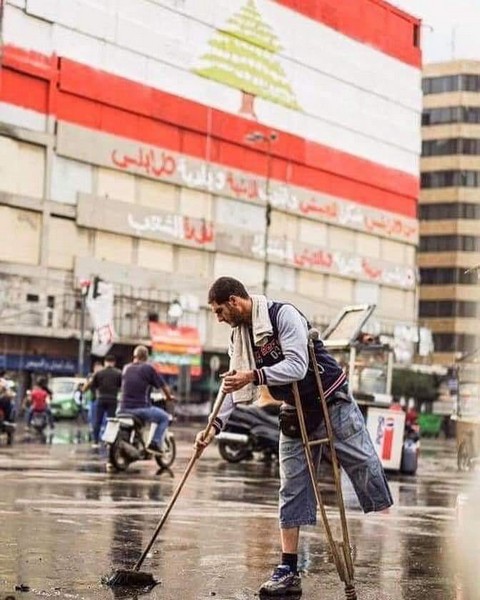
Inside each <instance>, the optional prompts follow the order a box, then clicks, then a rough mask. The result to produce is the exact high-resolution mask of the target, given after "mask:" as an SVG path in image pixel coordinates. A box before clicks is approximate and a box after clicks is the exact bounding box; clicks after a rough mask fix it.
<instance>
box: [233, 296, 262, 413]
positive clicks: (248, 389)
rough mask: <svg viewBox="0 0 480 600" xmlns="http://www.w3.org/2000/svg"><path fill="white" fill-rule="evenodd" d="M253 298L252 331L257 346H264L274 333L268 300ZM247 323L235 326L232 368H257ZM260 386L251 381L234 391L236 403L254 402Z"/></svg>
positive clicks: (242, 369) (244, 369) (247, 369)
mask: <svg viewBox="0 0 480 600" xmlns="http://www.w3.org/2000/svg"><path fill="white" fill-rule="evenodd" d="M251 298H252V333H253V340H254V344H255V346H263V345H264V344H265V343H266V342H267V340H268V338H269V336H271V335H272V333H273V328H272V323H271V321H270V317H269V314H268V302H267V299H266V297H265V296H260V295H253V296H251ZM248 329H249V328H248V326H247V325H239V326H238V327H235V328H234V329H233V332H232V337H231V339H230V347H229V354H230V370H232V369H235V370H236V371H251V370H253V369H255V358H254V355H253V348H252V344H251V342H250V335H249V331H248ZM258 392H259V389H258V386H256V385H254V384H253V383H249V384H248V385H246V386H245V387H243V388H242V389H241V390H238V391H237V392H233V401H234V403H235V404H238V403H244V402H253V401H254V400H256V399H257V397H258Z"/></svg>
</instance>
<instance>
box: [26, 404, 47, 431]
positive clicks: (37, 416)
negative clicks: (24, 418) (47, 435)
mask: <svg viewBox="0 0 480 600" xmlns="http://www.w3.org/2000/svg"><path fill="white" fill-rule="evenodd" d="M47 425H48V419H47V413H46V412H45V411H44V410H43V411H35V412H34V413H33V415H32V420H31V421H30V428H31V429H33V431H35V433H37V434H38V435H39V436H43V435H44V433H43V432H44V431H45V428H46V427H47Z"/></svg>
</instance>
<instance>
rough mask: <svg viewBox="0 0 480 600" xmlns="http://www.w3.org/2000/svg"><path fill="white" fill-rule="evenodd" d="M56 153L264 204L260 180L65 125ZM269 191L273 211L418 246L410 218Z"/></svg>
mask: <svg viewBox="0 0 480 600" xmlns="http://www.w3.org/2000/svg"><path fill="white" fill-rule="evenodd" d="M57 153H58V154H59V155H61V156H66V157H69V158H73V159H80V160H85V157H86V156H88V162H90V163H93V164H97V165H100V166H105V167H109V168H115V169H119V170H121V171H126V172H130V173H133V174H138V175H142V176H144V177H149V178H152V179H158V180H160V181H165V182H168V183H173V184H177V185H182V186H186V187H189V188H192V189H196V190H200V191H205V192H210V193H212V194H218V195H222V196H227V197H230V198H235V199H238V200H242V201H246V202H252V203H259V204H265V203H266V200H267V186H266V179H265V178H262V177H258V176H256V175H253V174H250V173H246V172H244V171H239V170H237V169H228V168H224V167H222V166H220V165H216V164H214V163H207V162H205V161H203V160H200V159H196V158H191V157H187V156H185V155H182V154H179V153H176V152H170V151H168V150H165V149H162V148H157V147H148V146H144V145H139V144H138V143H136V142H134V141H129V140H126V139H123V138H119V137H117V136H114V135H110V134H105V133H104V134H102V135H101V137H100V136H98V134H97V133H96V132H94V131H91V130H89V129H87V128H84V127H79V126H76V125H70V124H67V123H64V122H59V126H58V136H57ZM269 192H270V202H271V204H272V206H273V207H274V208H275V209H276V210H279V211H285V212H289V213H292V214H295V215H298V216H302V217H306V218H309V219H313V220H316V221H320V222H323V223H329V224H332V225H337V226H340V227H346V228H349V229H355V230H357V231H362V232H364V233H368V234H372V235H378V236H382V237H389V238H392V239H396V240H400V241H403V242H406V243H409V244H416V243H417V242H418V223H417V221H416V220H414V219H410V218H408V217H403V216H402V215H398V214H395V213H391V212H387V211H382V210H377V209H374V208H370V207H368V206H363V205H361V204H357V203H356V202H350V201H349V200H344V199H342V198H336V197H334V196H329V195H326V194H322V193H319V192H315V191H312V190H308V189H306V188H301V187H298V186H293V185H289V184H288V183H285V182H280V181H277V180H270V185H269Z"/></svg>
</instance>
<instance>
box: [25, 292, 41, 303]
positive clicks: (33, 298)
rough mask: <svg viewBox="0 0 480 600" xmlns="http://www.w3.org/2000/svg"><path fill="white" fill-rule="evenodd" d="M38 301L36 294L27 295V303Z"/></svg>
mask: <svg viewBox="0 0 480 600" xmlns="http://www.w3.org/2000/svg"><path fill="white" fill-rule="evenodd" d="M39 300H40V298H39V296H38V294H27V302H38V301H39Z"/></svg>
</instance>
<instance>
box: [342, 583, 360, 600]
mask: <svg viewBox="0 0 480 600" xmlns="http://www.w3.org/2000/svg"><path fill="white" fill-rule="evenodd" d="M345 598H346V599H347V600H357V592H356V591H355V587H354V586H353V585H346V586H345Z"/></svg>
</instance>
